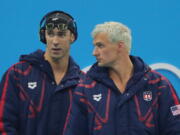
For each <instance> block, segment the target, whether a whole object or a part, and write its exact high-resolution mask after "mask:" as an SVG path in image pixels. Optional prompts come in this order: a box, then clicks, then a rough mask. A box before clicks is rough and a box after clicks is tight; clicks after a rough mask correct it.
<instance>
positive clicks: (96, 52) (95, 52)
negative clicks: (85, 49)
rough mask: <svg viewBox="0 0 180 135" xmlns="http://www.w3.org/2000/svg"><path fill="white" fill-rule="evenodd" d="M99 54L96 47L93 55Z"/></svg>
mask: <svg viewBox="0 0 180 135" xmlns="http://www.w3.org/2000/svg"><path fill="white" fill-rule="evenodd" d="M97 55H98V50H97V48H96V47H95V48H94V49H93V56H97Z"/></svg>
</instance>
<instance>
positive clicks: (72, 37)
mask: <svg viewBox="0 0 180 135" xmlns="http://www.w3.org/2000/svg"><path fill="white" fill-rule="evenodd" d="M74 40H75V37H74V34H73V33H71V37H70V41H71V43H73V42H74Z"/></svg>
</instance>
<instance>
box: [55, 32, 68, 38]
mask: <svg viewBox="0 0 180 135" xmlns="http://www.w3.org/2000/svg"><path fill="white" fill-rule="evenodd" d="M57 35H58V36H59V37H65V36H66V33H65V32H58V33H57Z"/></svg>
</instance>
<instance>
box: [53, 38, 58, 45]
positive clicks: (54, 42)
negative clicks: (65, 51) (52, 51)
mask: <svg viewBox="0 0 180 135" xmlns="http://www.w3.org/2000/svg"><path fill="white" fill-rule="evenodd" d="M53 44H54V45H55V46H57V45H58V44H59V37H58V36H54V37H53Z"/></svg>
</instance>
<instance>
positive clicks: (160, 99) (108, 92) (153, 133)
mask: <svg viewBox="0 0 180 135" xmlns="http://www.w3.org/2000/svg"><path fill="white" fill-rule="evenodd" d="M130 58H131V61H132V62H133V65H134V74H133V76H132V78H131V79H130V80H129V81H128V83H127V87H126V89H125V92H124V93H123V94H121V93H120V92H119V91H118V89H117V87H116V86H115V84H114V82H113V81H112V80H111V79H110V78H109V75H108V69H107V68H103V67H98V66H97V64H94V65H93V66H92V67H91V69H90V71H89V72H88V73H87V77H86V79H84V80H83V81H82V83H80V84H79V85H78V87H77V88H76V90H75V95H74V104H73V106H72V112H71V116H70V121H69V124H68V130H67V132H66V135H180V101H179V98H178V96H177V94H176V92H175V90H174V88H173V86H172V85H171V84H170V82H169V81H168V80H167V79H166V78H165V77H164V76H162V75H161V74H159V73H158V72H156V71H154V70H151V69H150V67H148V66H147V65H146V64H145V63H144V62H143V61H142V60H141V59H140V58H138V57H134V56H131V57H130Z"/></svg>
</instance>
